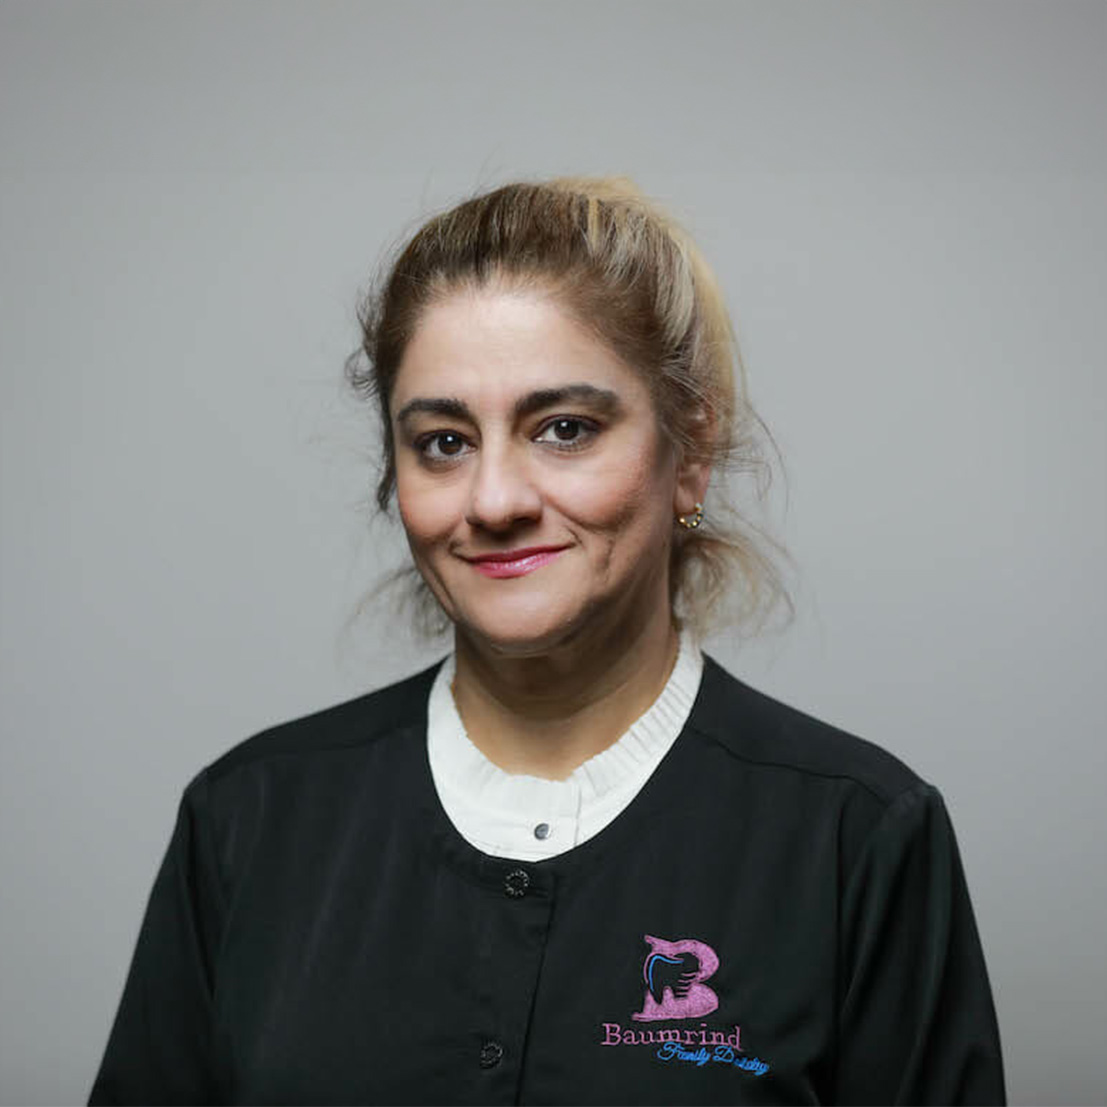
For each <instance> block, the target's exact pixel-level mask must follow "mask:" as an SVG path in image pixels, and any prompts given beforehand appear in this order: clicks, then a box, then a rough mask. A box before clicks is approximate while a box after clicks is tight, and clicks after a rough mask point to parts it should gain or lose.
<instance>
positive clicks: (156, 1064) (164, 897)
mask: <svg viewBox="0 0 1107 1107" xmlns="http://www.w3.org/2000/svg"><path fill="white" fill-rule="evenodd" d="M205 795H206V792H205V782H204V775H203V774H201V775H200V776H199V777H197V778H196V780H194V781H193V782H192V783H191V784H190V785H189V787H188V788H187V789H186V790H185V794H184V797H183V799H182V801H181V804H180V808H179V811H178V815H177V823H176V826H175V828H174V831H173V836H172V839H171V841H170V843H169V848H168V849H167V851H166V853H165V857H164V859H163V861H162V863H161V867H160V869H159V870H158V874H157V877H156V879H155V881H154V886H153V889H152V891H151V892H150V897H149V901H148V903H147V907H146V913H145V916H144V918H143V921H142V927H141V930H140V931H139V937H138V942H137V945H136V947H135V952H134V956H133V958H132V961H131V966H130V971H129V972H128V975H127V981H126V984H125V985H124V989H123V997H122V999H121V1001H120V1004H119V1009H118V1011H117V1013H116V1016H115V1022H114V1024H113V1026H112V1030H111V1035H110V1037H109V1039H108V1044H107V1048H106V1050H105V1053H104V1058H103V1061H102V1062H101V1065H100V1070H99V1072H98V1074H97V1076H96V1079H95V1082H94V1083H93V1086H92V1091H91V1093H90V1097H89V1103H90V1104H99V1103H150V1104H153V1103H214V1102H218V1101H219V1100H220V1099H221V1098H222V1097H223V1095H224V1093H223V1092H222V1091H221V1090H220V1089H219V1088H218V1087H217V1082H216V1078H215V1073H214V1071H213V1064H212V1058H213V1041H212V1033H213V1031H212V1008H213V1003H212V996H213V977H214V955H215V950H216V946H217V943H218V934H219V929H220V917H221V914H222V911H221V907H222V895H221V889H220V886H219V881H218V876H217V872H216V865H215V857H214V854H213V851H212V849H211V848H210V842H209V838H208V833H207V829H206V820H205V819H204V817H203V815H204V797H205Z"/></svg>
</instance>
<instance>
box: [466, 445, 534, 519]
mask: <svg viewBox="0 0 1107 1107" xmlns="http://www.w3.org/2000/svg"><path fill="white" fill-rule="evenodd" d="M472 473H473V475H472V485H471V487H470V489H469V502H468V505H467V510H466V513H465V519H466V521H467V522H468V523H469V525H470V526H472V527H480V528H482V529H484V530H488V531H494V532H503V531H507V530H510V529H511V528H512V527H514V526H516V525H517V524H519V523H521V522H535V521H536V520H537V519H538V518H539V516H540V515H541V514H542V497H541V496H540V494H539V492H538V489H537V487H535V485H534V483H533V481H532V480H531V477H530V474H529V472H528V467H527V465H526V462H525V460H524V459H523V458H520V457H517V456H515V455H514V454H513V453H512V451H511V450H510V449H508V448H506V447H499V446H496V445H494V444H492V443H488V444H486V445H485V446H484V447H483V448H482V449H481V452H480V455H479V457H478V460H477V464H476V465H475V466H473V470H472Z"/></svg>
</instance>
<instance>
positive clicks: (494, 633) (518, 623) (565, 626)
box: [454, 609, 588, 658]
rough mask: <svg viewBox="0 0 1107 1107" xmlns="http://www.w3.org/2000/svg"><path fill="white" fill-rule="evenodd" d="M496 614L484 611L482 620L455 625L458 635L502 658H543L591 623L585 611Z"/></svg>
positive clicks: (565, 643) (467, 620)
mask: <svg viewBox="0 0 1107 1107" xmlns="http://www.w3.org/2000/svg"><path fill="white" fill-rule="evenodd" d="M575 615H576V617H574V615H573V613H570V612H568V611H564V610H562V611H558V612H554V611H550V610H549V609H546V610H543V611H539V612H526V611H514V612H503V613H500V614H499V615H497V613H495V612H489V611H488V610H484V611H482V612H481V613H480V617H479V618H475V619H471V620H470V619H465V618H459V619H456V620H455V622H454V625H455V627H456V628H457V631H458V633H459V634H462V635H464V636H465V637H466V638H468V639H469V640H470V641H471V642H473V643H474V644H477V645H479V646H480V647H481V648H482V649H485V650H488V651H491V652H492V653H495V654H498V655H500V656H501V657H518V658H524V657H541V656H543V655H547V654H550V653H553V652H554V650H556V649H558V648H559V647H562V646H566V645H569V644H570V643H571V642H573V641H574V639H576V638H577V637H578V636H579V635H580V634H581V632H582V631H583V629H584V628H585V626H586V625H587V623H588V619H587V616H586V615H585V613H584V612H576V613H575Z"/></svg>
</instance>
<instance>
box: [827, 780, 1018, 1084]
mask: <svg viewBox="0 0 1107 1107" xmlns="http://www.w3.org/2000/svg"><path fill="white" fill-rule="evenodd" d="M841 934H842V950H841V955H840V956H841V960H840V964H841V966H842V977H841V981H840V985H841V991H840V995H841V997H842V999H841V1007H840V1022H839V1038H838V1062H837V1080H836V1083H837V1087H836V1094H835V1102H837V1103H856V1104H862V1103H885V1104H891V1103H920V1104H921V1103H933V1104H970V1103H983V1104H1002V1103H1004V1102H1005V1091H1004V1082H1003V1064H1002V1056H1001V1053H1000V1044H999V1030H998V1027H997V1025H996V1016H995V1009H994V1006H993V1003H992V994H991V989H990V987H989V984H988V976H987V971H986V969H985V966H984V956H983V953H982V951H981V948H980V939H979V937H978V934H977V929H976V922H975V920H974V918H973V912H972V906H971V904H970V902H969V894H968V889H967V887H966V884H965V876H964V872H963V870H962V866H961V859H960V856H959V853H958V849H957V842H956V839H955V837H954V833H953V827H952V825H951V824H950V820H949V816H948V815H947V813H946V808H945V805H944V803H943V802H942V798H941V796H940V795H939V793H938V792H937V791H936V790H935V789H934V788H932V787H931V786H929V785H925V784H920V785H919V786H917V787H916V788H912V789H910V790H909V791H907V792H905V793H903V794H902V795H900V796H899V797H898V798H897V799H896V800H894V801H893V803H892V804H891V806H890V807H889V808H888V810H887V811H886V813H885V814H884V816H883V818H882V819H881V820H880V822H879V823H878V824H877V826H876V827H875V828H874V830H873V832H872V834H871V835H870V836H869V838H868V840H867V842H866V844H865V846H864V848H863V850H862V852H861V855H860V857H859V859H858V861H857V863H856V865H855V866H854V868H853V871H852V873H851V874H850V876H849V878H848V881H847V885H846V889H845V894H844V897H843V916H842V931H841Z"/></svg>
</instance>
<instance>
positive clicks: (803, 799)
mask: <svg viewBox="0 0 1107 1107" xmlns="http://www.w3.org/2000/svg"><path fill="white" fill-rule="evenodd" d="M434 674H435V670H434V669H433V668H432V669H429V670H427V671H426V672H424V673H421V674H419V675H417V676H415V677H412V678H411V679H409V680H407V681H404V682H402V683H400V684H396V685H393V686H391V687H389V688H386V689H384V690H382V691H379V692H376V693H371V694H369V695H366V696H361V697H358V698H357V699H354V700H351V701H349V702H347V703H344V704H340V705H338V706H335V707H332V708H329V709H327V710H324V711H321V712H318V713H316V714H314V715H310V716H307V717H305V718H302V719H298V720H295V721H293V722H289V723H285V724H283V725H281V726H277V727H274V728H272V729H270V730H267V731H265V732H263V733H261V734H258V735H256V736H255V737H253V738H251V739H249V740H248V741H246V742H244V743H242V744H240V745H239V746H237V747H235V748H234V749H233V750H231V751H230V752H229V753H227V754H226V755H224V756H223V757H221V758H220V759H219V760H217V761H216V762H214V763H213V764H212V765H210V766H208V767H207V768H206V769H205V770H204V771H202V772H201V773H200V774H199V775H198V776H197V777H196V778H195V779H194V780H193V781H192V782H191V783H190V784H189V786H188V787H187V789H186V790H185V793H184V798H183V800H182V803H181V807H180V812H179V816H178V820H177V824H176V828H175V830H174V833H173V836H172V840H171V842H170V845H169V848H168V850H167V852H166V855H165V859H164V861H163V863H162V866H161V868H160V870H159V873H158V876H157V879H156V881H155V883H154V887H153V890H152V892H151V895H150V900H149V904H148V907H147V910H146V915H145V918H144V920H143V924H142V929H141V932H140V935H139V940H138V944H137V948H136V950H135V955H134V959H133V962H132V964H131V968H130V972H129V974H128V977H127V981H126V985H125V988H124V993H123V998H122V1001H121V1003H120V1006H119V1010H118V1013H117V1016H116V1020H115V1024H114V1026H113V1028H112V1032H111V1036H110V1039H109V1041H108V1045H107V1050H106V1052H105V1056H104V1059H103V1062H102V1065H101V1068H100V1071H99V1073H98V1075H97V1077H96V1081H95V1084H94V1086H93V1089H92V1095H91V1100H90V1101H91V1102H92V1103H365V1104H368V1103H428V1104H429V1103H436V1104H437V1103H441V1104H449V1103H478V1104H479V1103H488V1104H492V1103H534V1104H596V1103H611V1104H616V1103H628V1104H631V1103H666V1104H679V1103H695V1104H709V1103H728V1104H730V1103H814V1102H824V1103H832V1102H840V1103H1001V1102H1003V1098H1004V1090H1003V1076H1002V1067H1001V1061H1000V1049H999V1039H998V1032H997V1028H996V1021H995V1013H994V1009H993V1005H992V999H991V993H990V990H989V986H988V980H987V974H986V971H985V967H984V961H983V957H982V954H981V950H980V944H979V940H978V937H977V931H976V927H975V924H974V921H973V915H972V909H971V906H970V902H969V898H968V893H967V891H966V888H965V882H964V877H963V874H962V869H961V864H960V860H959V857H958V852H957V846H956V841H955V838H954V834H953V831H952V828H951V826H950V823H949V819H948V817H947V814H946V811H945V808H944V806H943V804H942V800H941V797H940V795H939V794H938V792H937V791H936V790H935V789H934V788H932V787H931V786H930V785H928V784H926V783H924V782H923V781H921V780H920V779H919V778H918V777H917V776H915V775H914V774H913V773H912V772H911V771H910V770H909V769H908V768H906V767H905V766H904V765H903V764H901V763H900V762H899V761H897V760H896V759H895V758H894V757H892V756H891V755H890V754H888V753H886V752H884V751H882V750H880V749H879V748H878V747H876V746H873V745H871V744H869V743H867V742H864V741H862V740H860V739H858V738H854V737H851V736H850V735H847V734H844V733H843V732H841V731H838V730H836V729H834V728H833V727H830V726H828V725H826V724H824V723H821V722H818V721H817V720H814V719H812V718H810V717H808V716H805V715H803V714H801V713H800V712H798V711H795V710H794V709H792V708H789V707H786V706H784V705H783V704H780V703H778V702H776V701H774V700H772V699H770V698H768V697H766V696H764V695H762V694H760V693H758V692H756V691H754V690H753V689H751V688H749V687H747V686H746V685H744V684H742V683H741V682H740V681H737V680H735V679H734V678H733V677H731V676H729V675H728V674H727V673H725V672H724V671H723V670H722V669H721V668H720V667H719V666H718V665H717V664H716V663H715V662H713V661H712V660H711V659H710V658H707V659H705V668H704V674H703V680H702V683H701V686H700V691H699V695H698V697H697V699H696V702H695V705H694V706H693V709H692V713H691V716H690V717H689V719H688V721H687V723H686V725H685V727H684V729H683V730H682V731H681V733H680V736H679V738H678V739H677V741H676V742H675V743H674V744H673V746H672V748H671V749H670V750H669V752H668V754H667V755H666V756H665V758H664V760H663V761H662V762H661V764H660V766H659V767H658V768H657V770H656V771H655V772H654V773H653V775H652V776H651V777H650V779H649V780H648V782H647V783H646V785H645V786H644V787H643V788H642V789H641V791H640V792H639V793H638V795H637V796H636V797H635V798H634V800H633V801H632V802H631V803H630V805H629V806H628V807H627V808H626V810H624V811H623V812H622V814H621V815H619V816H618V818H616V819H615V820H614V821H613V822H612V823H610V825H608V826H607V827H606V828H604V829H603V830H602V831H600V832H599V833H598V834H596V835H595V836H594V837H592V838H590V839H589V840H588V841H586V842H584V843H583V844H582V845H579V846H577V847H576V848H574V849H571V850H569V851H568V852H566V853H563V854H560V855H559V856H556V857H552V858H549V859H546V860H541V861H536V862H528V861H516V860H511V859H504V858H495V857H490V856H487V855H485V854H483V853H481V852H480V851H478V850H477V849H475V848H474V847H473V846H471V845H470V844H469V843H468V842H466V841H465V839H464V838H462V837H461V835H460V834H459V833H458V832H457V831H456V830H455V829H454V827H453V825H452V823H451V822H450V820H449V819H448V817H447V816H446V814H445V812H444V810H443V809H442V806H441V804H440V802H439V800H438V797H437V794H436V792H435V789H434V785H433V781H432V778H431V773H430V769H429V765H428V761H427V751H426V710H427V697H428V693H429V691H430V687H431V684H432V681H433V679H434Z"/></svg>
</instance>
